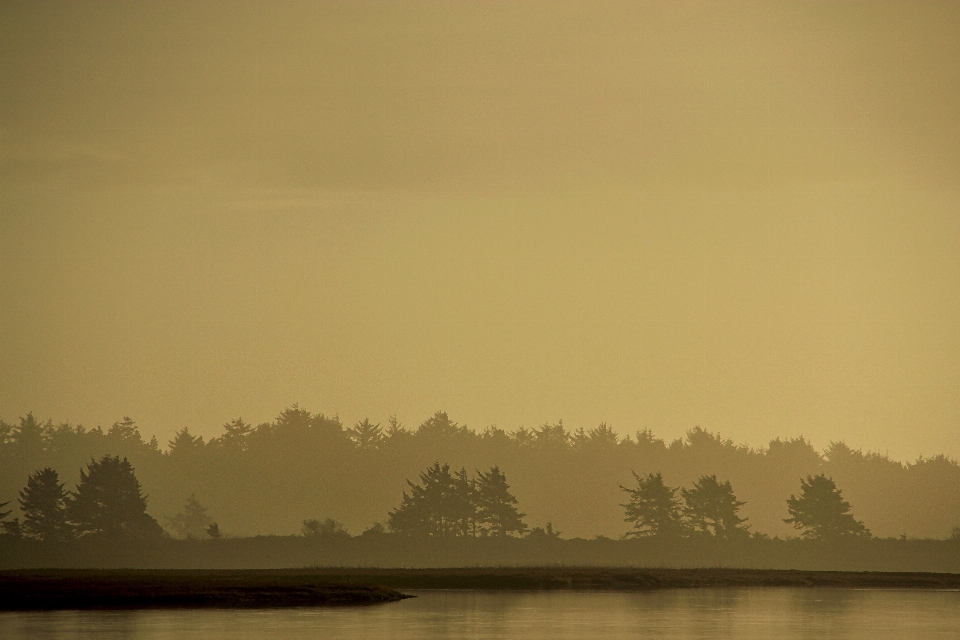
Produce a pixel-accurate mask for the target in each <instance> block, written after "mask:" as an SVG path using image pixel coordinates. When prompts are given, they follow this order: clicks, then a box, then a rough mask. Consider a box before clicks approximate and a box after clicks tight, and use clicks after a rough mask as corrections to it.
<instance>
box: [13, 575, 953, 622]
mask: <svg viewBox="0 0 960 640" xmlns="http://www.w3.org/2000/svg"><path fill="white" fill-rule="evenodd" d="M757 587H766V588H769V587H781V588H782V587H795V588H797V587H803V588H817V587H819V588H842V589H843V588H845V589H932V590H939V589H958V588H960V574H945V573H902V572H901V573H883V572H848V571H778V570H744V569H630V568H602V567H529V568H523V569H517V568H503V567H500V568H463V569H450V568H447V569H288V570H269V571H250V570H246V571H132V570H125V571H102V570H100V571H97V570H85V571H78V570H41V571H3V572H0V610H2V611H18V610H19V611H25V610H54V609H97V608H101V609H115V608H161V607H178V608H187V607H189V608H200V607H220V608H248V607H257V608H266V607H300V606H324V605H325V606H331V605H369V604H380V603H386V602H396V601H398V600H402V599H404V598H407V597H411V596H410V595H408V594H404V593H401V592H400V591H398V590H400V589H404V590H421V589H423V590H425V589H469V590H487V591H519V590H523V591H542V590H579V591H651V590H657V589H699V588H712V589H717V588H757Z"/></svg>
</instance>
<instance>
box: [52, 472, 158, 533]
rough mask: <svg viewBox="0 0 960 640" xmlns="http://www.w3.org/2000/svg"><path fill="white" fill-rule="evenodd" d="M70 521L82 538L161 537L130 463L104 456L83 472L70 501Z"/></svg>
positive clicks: (68, 504)
mask: <svg viewBox="0 0 960 640" xmlns="http://www.w3.org/2000/svg"><path fill="white" fill-rule="evenodd" d="M67 519H68V521H69V522H70V523H72V524H73V526H74V528H75V529H76V531H77V533H78V534H80V535H91V534H101V535H108V536H119V537H130V536H153V535H162V533H163V530H162V529H161V528H160V525H159V524H157V521H156V520H154V519H153V518H152V517H151V516H150V515H149V514H148V513H147V499H146V497H145V496H144V495H143V493H142V492H141V490H140V482H139V481H138V480H137V476H136V474H134V471H133V466H132V465H131V464H130V462H129V461H128V460H127V459H126V458H123V459H122V460H121V459H120V457H119V456H113V457H111V456H108V455H107V456H103V457H102V458H100V460H97V461H93V460H91V461H90V464H89V465H87V470H86V471H83V470H82V469H81V470H80V482H79V483H78V484H77V490H76V491H75V492H74V493H73V495H72V496H71V499H70V500H69V501H68V502H67Z"/></svg>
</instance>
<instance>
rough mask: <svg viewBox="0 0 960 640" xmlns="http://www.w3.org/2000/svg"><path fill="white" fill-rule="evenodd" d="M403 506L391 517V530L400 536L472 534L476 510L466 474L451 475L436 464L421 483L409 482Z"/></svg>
mask: <svg viewBox="0 0 960 640" xmlns="http://www.w3.org/2000/svg"><path fill="white" fill-rule="evenodd" d="M407 484H408V485H409V486H410V493H409V494H407V492H406V491H404V492H403V498H402V501H401V503H400V506H399V507H397V508H396V509H395V510H394V511H391V512H390V513H389V514H388V521H387V522H388V525H389V527H390V530H391V531H393V532H395V533H399V534H401V535H411V536H433V537H450V536H464V535H470V533H471V530H472V526H473V519H474V513H475V507H474V506H473V501H472V499H471V495H470V492H471V487H470V482H469V480H468V479H467V477H466V471H464V470H461V471H460V472H458V473H456V474H451V473H450V465H448V464H444V465H441V464H440V463H439V462H435V463H434V464H433V465H432V466H430V467H427V469H426V470H425V471H424V472H422V473H421V474H420V484H419V485H416V484H414V483H412V482H410V481H409V480H407Z"/></svg>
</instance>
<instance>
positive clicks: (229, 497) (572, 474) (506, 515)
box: [0, 405, 960, 540]
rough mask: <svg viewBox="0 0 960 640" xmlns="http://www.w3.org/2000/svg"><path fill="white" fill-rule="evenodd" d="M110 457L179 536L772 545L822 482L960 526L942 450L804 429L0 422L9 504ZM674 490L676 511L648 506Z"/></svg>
mask: <svg viewBox="0 0 960 640" xmlns="http://www.w3.org/2000/svg"><path fill="white" fill-rule="evenodd" d="M106 460H111V461H113V460H115V461H116V463H115V464H114V463H112V462H111V463H110V464H113V467H111V469H113V472H114V473H119V474H120V475H123V474H124V473H127V474H128V475H130V476H131V477H133V476H134V474H135V478H136V481H138V482H139V489H138V491H140V490H141V489H142V492H140V493H138V494H137V495H139V496H140V498H142V500H143V509H145V511H146V513H148V514H149V516H151V518H150V520H151V521H152V522H153V523H154V524H152V525H151V524H149V523H146V524H144V528H145V530H146V529H150V528H152V527H154V526H155V525H159V526H162V527H163V528H164V529H165V530H166V531H167V533H169V534H170V535H171V536H173V537H181V538H186V537H207V538H220V537H221V536H222V537H224V538H240V537H245V536H254V535H271V536H276V535H280V536H282V535H292V534H303V535H308V536H309V535H316V536H319V537H329V536H330V535H334V536H336V535H339V536H342V537H348V536H350V535H354V536H359V537H364V536H366V537H367V538H369V536H371V535H379V534H382V533H384V532H393V533H404V532H405V531H406V532H408V533H409V532H411V531H417V530H418V529H417V527H420V528H421V529H422V531H420V533H423V534H424V535H438V534H444V533H445V532H451V531H457V532H459V534H461V535H471V536H514V537H519V536H521V535H524V534H525V535H528V536H529V535H530V534H531V532H532V533H533V534H535V535H540V536H546V537H548V538H549V537H557V538H559V537H561V536H562V538H564V539H576V538H587V539H594V538H598V537H599V538H613V539H620V538H625V537H626V538H629V537H638V536H641V537H642V536H645V535H648V534H650V533H651V531H653V530H654V529H656V527H659V526H661V525H662V526H664V527H667V528H669V527H670V526H673V525H671V524H670V523H671V522H674V521H675V522H674V524H675V525H677V526H682V527H686V529H687V532H688V533H689V532H690V531H694V532H695V531H700V532H701V533H702V532H709V533H710V534H711V535H714V536H721V537H722V536H737V535H742V536H744V537H750V538H752V539H758V538H762V539H771V538H772V539H774V540H775V539H778V538H779V539H784V538H790V537H800V536H802V535H804V536H806V535H809V532H810V531H812V529H811V528H810V527H809V526H808V527H806V528H804V527H802V526H801V523H800V522H799V521H798V520H797V518H798V515H799V516H800V517H802V515H803V514H802V513H801V512H802V509H800V510H798V502H797V501H798V500H801V499H802V498H803V496H804V495H805V494H806V492H808V491H811V492H812V491H815V490H821V493H822V495H824V496H826V499H828V500H833V499H834V498H835V499H836V500H837V501H839V502H840V503H842V504H841V507H842V508H841V511H843V513H844V514H845V517H846V518H847V520H845V521H844V524H843V527H846V528H845V531H846V532H847V533H850V534H852V535H855V536H864V537H865V536H873V537H875V538H901V539H902V538H908V539H945V538H949V537H951V536H952V535H953V536H956V535H957V531H960V529H956V528H957V527H958V526H960V465H958V463H957V461H956V460H953V459H950V458H948V457H946V456H943V455H939V456H935V457H931V458H920V459H918V460H916V461H913V462H909V463H902V462H899V461H896V460H892V459H890V458H888V457H886V456H883V455H880V454H877V453H864V452H862V451H857V450H853V449H851V448H850V447H848V446H847V445H845V444H844V443H843V442H834V443H831V444H830V446H829V447H828V448H827V449H826V450H825V451H823V452H818V451H817V450H816V449H814V447H813V446H812V445H811V444H810V443H809V442H808V441H806V440H805V439H803V438H802V437H796V438H791V439H776V440H773V441H771V442H770V443H769V444H768V445H767V446H766V447H762V448H750V447H747V446H743V445H737V444H735V443H733V442H732V441H731V440H729V439H724V438H723V437H721V436H720V435H719V434H714V433H710V432H709V431H707V430H704V429H701V428H699V427H694V428H693V429H691V430H689V431H688V432H687V433H686V436H685V437H684V438H683V439H678V440H675V441H672V442H665V441H664V440H661V439H658V438H656V437H655V436H654V434H653V433H651V432H650V431H649V430H641V431H638V432H636V433H634V434H633V435H631V436H628V437H620V436H618V434H617V433H616V432H614V430H613V429H612V428H610V427H609V426H607V425H605V424H601V425H599V426H598V427H595V428H592V429H583V428H577V429H567V428H566V427H565V426H564V425H563V423H562V421H558V422H557V423H555V424H544V425H542V426H539V427H536V428H532V429H527V428H523V427H521V428H519V429H517V430H515V431H512V432H507V431H505V430H502V429H499V428H496V427H488V428H486V429H484V430H482V431H476V430H473V429H470V428H468V427H467V426H465V425H459V424H457V423H456V422H455V421H454V420H452V419H451V418H450V417H449V416H448V415H447V414H446V413H445V412H442V411H438V412H437V413H435V414H434V415H433V416H431V417H429V418H428V419H426V420H425V421H423V422H422V423H421V424H420V425H418V426H417V427H415V428H407V427H405V426H404V425H402V424H400V423H399V422H398V421H397V420H396V419H394V418H391V419H389V420H388V421H386V424H381V423H374V422H371V421H370V420H366V419H365V420H363V421H360V422H358V423H356V424H354V425H352V426H346V425H344V424H342V423H341V421H340V420H339V419H338V418H337V417H328V416H325V415H324V414H322V413H318V414H314V413H311V412H309V411H307V410H305V409H302V408H300V407H299V406H296V405H294V406H292V407H289V408H287V409H285V410H283V411H282V412H281V413H280V414H279V415H278V416H277V418H276V419H275V420H274V421H272V422H269V423H262V424H258V425H251V424H248V423H246V422H244V421H243V420H242V419H241V418H237V419H235V420H232V421H230V422H228V423H226V424H225V425H223V431H222V433H221V435H219V436H218V437H216V438H212V439H210V440H208V441H204V439H203V438H201V437H199V436H194V435H192V434H191V433H190V432H189V430H188V429H186V428H184V429H182V430H180V431H179V432H177V433H176V436H175V437H174V439H173V440H171V441H170V442H169V443H168V444H167V445H166V446H161V445H160V443H159V442H157V440H156V439H155V438H153V439H151V440H150V441H145V440H144V439H143V437H142V436H141V434H140V432H139V430H138V428H137V426H136V424H135V423H134V421H133V420H131V419H130V418H124V419H123V420H121V421H118V422H116V423H115V424H113V425H112V426H110V427H109V428H107V429H102V428H99V427H97V428H92V429H87V428H84V427H83V426H79V425H70V424H59V425H55V424H53V423H52V422H50V421H47V422H42V421H40V420H37V419H36V418H35V417H34V416H33V415H32V414H29V415H27V416H25V417H21V418H20V419H19V420H18V421H17V422H16V423H13V424H11V423H7V422H3V421H0V503H7V506H6V507H3V508H2V509H0V512H7V511H9V512H10V513H9V517H10V518H19V517H20V516H22V514H21V513H20V508H19V507H20V504H21V501H22V498H23V495H24V493H23V492H24V491H25V490H26V488H27V487H28V484H29V482H31V481H32V482H34V483H37V482H46V483H47V485H51V483H52V484H53V485H59V486H61V490H62V491H63V494H62V495H63V496H65V500H66V502H65V505H66V503H75V502H76V501H77V498H78V497H79V496H80V494H81V493H82V492H83V491H82V489H83V486H84V485H85V484H90V482H91V480H90V476H91V474H94V473H95V472H96V473H97V474H99V473H100V472H101V470H100V467H99V465H101V464H103V463H104V461H106ZM124 464H126V465H128V466H129V469H126V467H124V469H123V470H119V469H120V467H121V466H123V465H124ZM114 467H116V468H115V469H114ZM51 473H52V474H55V476H56V478H55V480H56V481H55V482H54V477H53V476H51V475H50V474H51ZM44 474H46V475H44ZM821 479H822V480H821ZM826 481H829V483H830V484H829V486H826V485H823V484H822V483H823V482H826ZM440 485H443V486H449V487H450V490H449V492H448V493H449V495H451V496H456V495H461V494H462V495H465V496H471V495H472V496H474V497H473V498H469V499H467V502H463V501H461V502H460V503H456V501H453V502H450V503H449V504H450V505H452V506H451V507H450V508H451V509H454V510H455V509H457V508H461V509H462V508H463V505H465V504H466V505H467V506H468V507H469V509H470V511H469V513H471V514H473V515H471V516H469V517H459V516H455V515H454V516H451V517H449V518H447V517H446V516H444V517H443V518H439V519H437V518H433V517H432V516H429V517H428V516H425V515H423V512H422V507H423V505H424V504H427V503H428V502H429V495H428V494H429V491H431V490H432V489H431V487H434V486H440ZM51 486H52V485H51ZM458 486H459V487H461V488H462V489H463V490H464V491H467V492H468V493H462V492H461V494H458V493H457V489H456V488H457V487H458ZM39 491H40V490H39V489H37V492H38V493H37V495H39ZM469 491H472V492H473V493H469ZM445 495H446V494H445ZM710 496H713V498H709V497H710ZM18 497H19V499H18ZM708 498H709V499H708ZM470 500H473V502H470ZM658 500H659V501H660V502H659V503H658V502H657V501H658ZM664 500H666V501H667V502H670V501H672V502H670V504H668V505H667V506H666V507H665V508H666V512H669V513H670V514H673V515H667V516H664V517H659V516H658V517H657V518H653V516H650V514H651V513H653V511H651V509H652V508H653V507H651V506H650V505H654V504H662V503H663V501H664ZM698 500H699V502H698ZM710 500H713V502H712V503H711V502H710ZM718 500H719V502H718ZM705 501H706V502H705ZM708 503H710V504H714V505H716V504H726V511H725V514H726V515H723V516H722V517H721V516H720V515H717V514H714V515H713V516H710V517H707V518H706V519H704V515H703V514H704V513H707V511H709V509H706V506H705V505H707V504H708ZM445 504H447V503H445ZM457 504H460V507H457ZM698 504H699V505H700V507H699V509H700V511H699V513H700V515H697V509H698V507H697V505H698ZM643 505H647V506H643ZM843 505H845V506H843ZM801 506H802V505H801ZM72 508H74V509H77V508H78V507H75V506H74V507H72ZM445 508H446V507H445ZM631 508H632V509H633V511H631ZM418 509H420V510H421V511H420V512H418V511H417V510H418ZM644 509H646V511H644ZM705 509H706V511H705ZM418 513H419V515H418ZM461 513H462V511H461ZM645 513H646V514H647V515H646V516H644V514H645ZM431 518H433V519H431ZM644 518H647V519H646V520H644ZM658 518H659V519H658ZM671 518H672V520H671ZM658 522H659V523H660V524H657V523H658ZM424 523H428V524H424ZM663 523H666V524H663ZM795 525H796V526H795ZM91 526H92V525H91ZM424 527H426V529H424ZM653 533H657V531H653ZM360 534H363V536H360Z"/></svg>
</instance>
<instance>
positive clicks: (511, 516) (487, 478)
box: [474, 467, 527, 537]
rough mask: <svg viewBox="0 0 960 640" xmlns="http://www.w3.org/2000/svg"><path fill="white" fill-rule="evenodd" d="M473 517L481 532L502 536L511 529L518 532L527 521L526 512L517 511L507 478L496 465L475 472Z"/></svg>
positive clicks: (519, 532) (508, 533) (523, 528)
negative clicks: (484, 470)
mask: <svg viewBox="0 0 960 640" xmlns="http://www.w3.org/2000/svg"><path fill="white" fill-rule="evenodd" d="M474 487H475V489H474V499H475V501H476V510H477V511H476V513H477V515H476V519H477V522H478V524H480V526H481V527H483V531H484V533H487V534H489V535H492V536H498V537H504V536H507V535H510V534H511V533H515V534H517V535H519V536H522V535H523V534H524V533H525V532H526V530H527V525H526V524H525V523H524V522H523V518H524V516H526V515H527V514H525V513H520V512H519V511H517V499H516V498H515V497H514V496H513V494H512V493H510V485H508V484H507V478H506V476H505V475H504V474H503V472H502V471H500V467H491V468H490V470H489V471H487V472H486V473H482V472H479V471H478V472H477V479H476V482H475V485H474Z"/></svg>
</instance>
